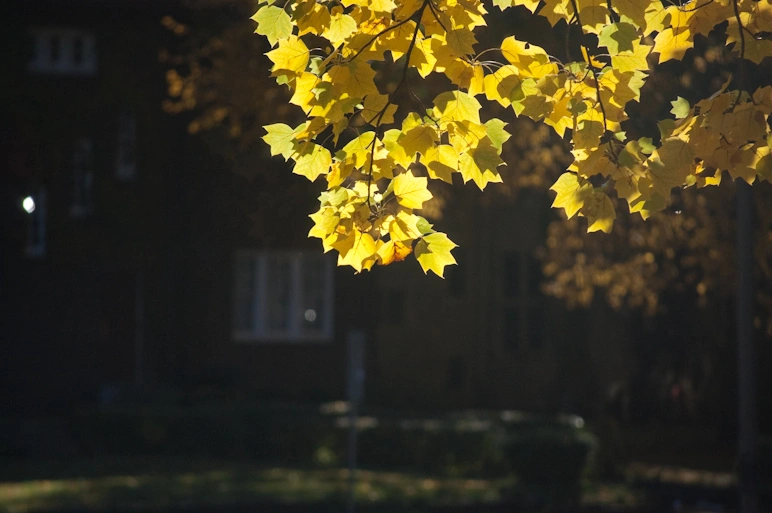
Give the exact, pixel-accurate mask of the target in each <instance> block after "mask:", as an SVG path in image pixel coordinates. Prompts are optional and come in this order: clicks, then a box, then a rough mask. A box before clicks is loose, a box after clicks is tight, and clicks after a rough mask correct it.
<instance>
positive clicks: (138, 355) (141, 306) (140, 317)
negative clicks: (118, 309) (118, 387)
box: [134, 271, 145, 387]
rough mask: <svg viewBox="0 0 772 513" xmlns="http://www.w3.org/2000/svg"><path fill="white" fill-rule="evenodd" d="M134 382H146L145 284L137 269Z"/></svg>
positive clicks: (137, 384) (140, 272)
mask: <svg viewBox="0 0 772 513" xmlns="http://www.w3.org/2000/svg"><path fill="white" fill-rule="evenodd" d="M134 384H135V385H136V386H137V387H141V386H142V385H144V384H145V286H144V279H143V276H142V271H137V277H136V283H135V291H134Z"/></svg>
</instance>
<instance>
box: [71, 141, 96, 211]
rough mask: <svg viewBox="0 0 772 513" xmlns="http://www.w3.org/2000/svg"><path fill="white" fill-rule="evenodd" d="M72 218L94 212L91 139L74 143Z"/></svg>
mask: <svg viewBox="0 0 772 513" xmlns="http://www.w3.org/2000/svg"><path fill="white" fill-rule="evenodd" d="M72 181H73V183H72V205H70V215H72V217H86V216H88V215H89V214H91V212H93V210H94V194H93V191H94V161H93V155H92V144H91V139H88V138H82V139H78V140H77V141H76V142H75V150H74V152H73V155H72Z"/></svg>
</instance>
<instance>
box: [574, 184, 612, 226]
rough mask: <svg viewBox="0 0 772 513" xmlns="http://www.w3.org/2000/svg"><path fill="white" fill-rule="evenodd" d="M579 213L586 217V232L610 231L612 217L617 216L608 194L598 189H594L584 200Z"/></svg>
mask: <svg viewBox="0 0 772 513" xmlns="http://www.w3.org/2000/svg"><path fill="white" fill-rule="evenodd" d="M579 215H581V216H584V217H586V218H587V222H588V225H587V231H588V232H597V231H603V232H605V233H611V229H612V228H613V227H614V219H616V217H617V214H616V211H615V210H614V202H612V201H611V198H609V197H608V194H606V193H605V192H603V191H601V190H598V189H594V190H593V191H592V194H591V195H590V196H589V198H587V199H586V200H585V203H584V206H583V207H582V209H581V210H580V211H579Z"/></svg>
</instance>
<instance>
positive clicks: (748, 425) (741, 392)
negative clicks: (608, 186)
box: [736, 179, 759, 513]
mask: <svg viewBox="0 0 772 513" xmlns="http://www.w3.org/2000/svg"><path fill="white" fill-rule="evenodd" d="M736 182H737V312H736V314H737V393H738V398H737V399H738V411H737V415H738V418H737V420H738V440H737V442H738V444H737V450H738V474H739V476H738V477H739V479H738V485H739V500H740V508H739V512H740V513H757V512H758V510H759V506H758V479H757V473H756V429H757V427H756V362H755V359H756V357H755V350H754V346H753V194H752V190H751V186H750V185H748V184H747V183H745V181H744V180H742V179H738V180H737V181H736Z"/></svg>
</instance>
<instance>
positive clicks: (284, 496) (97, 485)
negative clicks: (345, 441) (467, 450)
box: [0, 458, 641, 513]
mask: <svg viewBox="0 0 772 513" xmlns="http://www.w3.org/2000/svg"><path fill="white" fill-rule="evenodd" d="M357 474H358V482H357V488H356V496H357V503H358V504H360V505H362V506H370V507H377V506H379V505H394V506H397V507H398V508H399V509H398V510H399V511H410V510H415V509H418V510H421V509H425V508H430V507H441V506H462V505H477V506H480V507H483V506H487V505H495V504H500V503H502V502H506V500H507V499H508V497H509V496H511V493H512V490H514V489H516V487H517V483H516V481H515V480H514V478H502V479H459V478H437V477H426V476H420V475H415V474H410V473H402V472H387V471H372V470H361V471H359V472H358V473H357ZM348 477H349V476H348V471H347V470H345V469H337V468H330V469H312V468H289V467H266V466H260V465H255V464H249V463H243V462H229V461H220V462H218V461H205V460H181V459H177V460H175V459H163V460H161V459H147V458H145V459H131V458H126V459H111V460H104V461H97V460H91V461H86V460H81V461H59V462H46V463H44V464H41V463H23V464H18V463H17V464H5V465H3V466H0V512H3V513H26V512H30V511H68V510H69V511H75V510H77V511H89V510H90V511H110V510H122V511H126V510H137V511H140V510H156V511H157V510H165V509H167V510H178V509H186V508H191V509H193V508H195V509H199V508H206V507H212V506H215V507H216V506H222V507H224V506H229V505H243V504H259V503H273V504H277V503H278V504H296V505H302V504H307V505H313V504H343V503H344V502H345V500H346V498H347V494H348ZM640 502H641V497H640V494H638V493H636V492H634V491H632V490H631V489H630V488H629V487H626V486H624V485H605V484H594V485H592V486H587V487H586V488H585V494H584V500H583V504H584V505H585V506H590V507H591V506H613V507H614V508H615V509H618V510H622V511H623V510H625V509H630V508H635V507H637V506H638V505H639V504H640Z"/></svg>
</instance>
